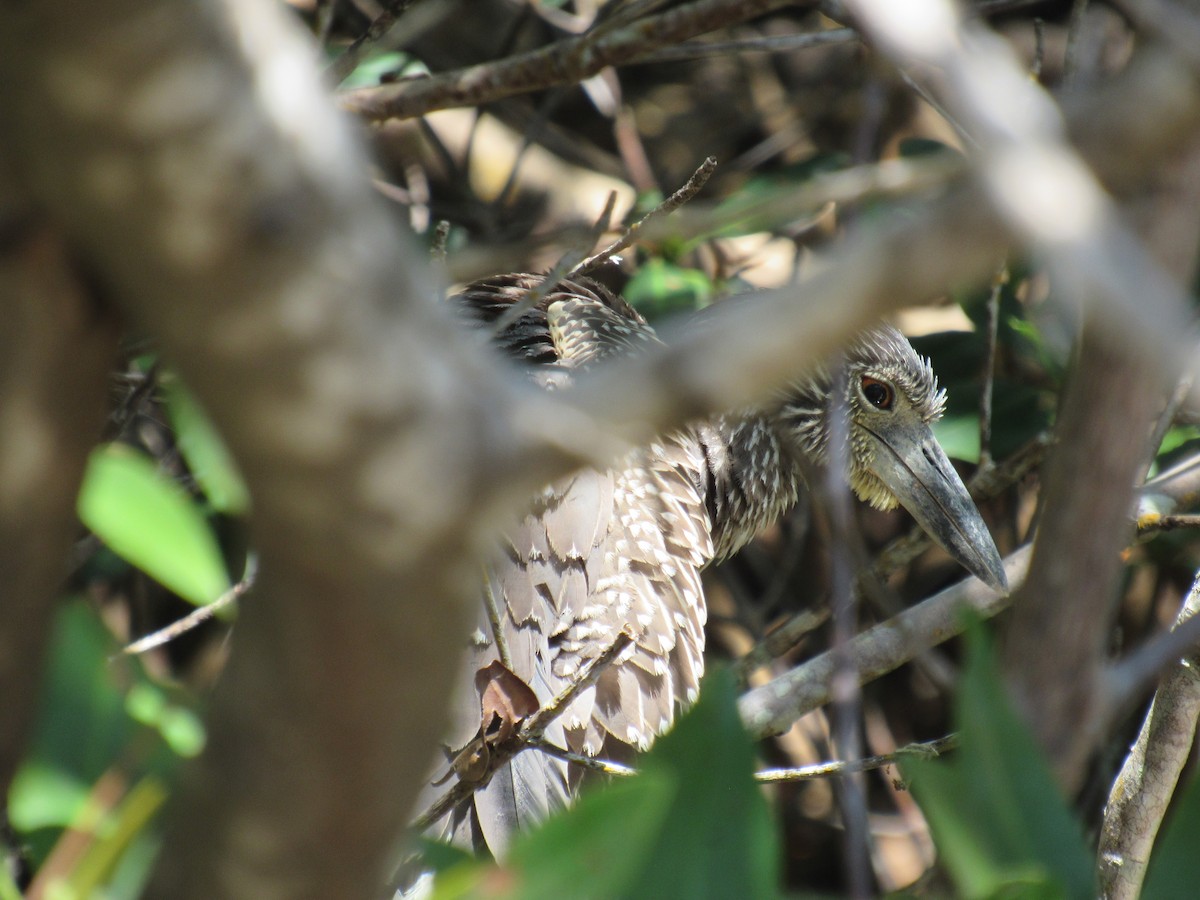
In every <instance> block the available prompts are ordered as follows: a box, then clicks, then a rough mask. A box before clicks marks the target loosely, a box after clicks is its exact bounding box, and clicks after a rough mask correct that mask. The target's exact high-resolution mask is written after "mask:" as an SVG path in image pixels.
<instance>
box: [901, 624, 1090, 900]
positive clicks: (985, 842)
mask: <svg viewBox="0 0 1200 900" xmlns="http://www.w3.org/2000/svg"><path fill="white" fill-rule="evenodd" d="M968 645H969V649H968V654H967V665H966V668H965V670H964V671H963V674H962V677H961V679H960V681H959V685H958V695H957V698H956V700H955V703H954V710H955V719H956V722H957V726H958V730H959V735H960V744H959V750H958V752H957V753H955V754H954V755H953V758H951V759H948V760H942V761H932V760H914V761H912V762H911V763H904V764H902V769H903V770H904V771H905V773H906V775H907V777H908V779H909V782H910V786H911V789H912V791H913V793H914V794H915V796H916V798H917V800H918V801H919V802H920V804H921V809H922V811H923V812H924V813H925V816H926V818H927V819H928V821H929V825H930V827H931V828H932V830H933V835H934V839H935V840H936V842H937V846H938V850H939V853H940V856H941V860H942V864H943V865H944V866H945V867H946V869H947V871H949V873H950V875H951V877H952V878H953V879H954V882H955V885H956V887H957V889H958V892H959V895H960V896H962V897H964V898H968V900H970V898H992V897H996V898H998V897H1018V896H1019V897H1030V898H1034V897H1036V898H1047V900H1049V898H1074V900H1087V898H1090V897H1094V896H1095V893H1096V887H1095V870H1094V865H1093V860H1092V859H1091V855H1090V854H1089V853H1088V851H1087V850H1086V849H1085V844H1084V840H1083V831H1082V829H1081V828H1080V827H1079V824H1078V823H1077V822H1076V821H1075V820H1074V818H1073V816H1072V814H1071V812H1070V811H1069V810H1068V808H1067V804H1066V801H1065V800H1064V799H1063V797H1062V795H1061V794H1060V793H1059V790H1058V785H1057V784H1056V783H1055V780H1054V776H1053V775H1052V774H1051V772H1050V769H1049V767H1048V766H1047V764H1046V762H1045V759H1044V757H1043V755H1042V753H1041V751H1040V749H1038V747H1037V745H1036V744H1035V742H1034V740H1033V737H1032V736H1031V735H1030V734H1029V732H1028V730H1027V729H1026V727H1025V725H1024V723H1023V722H1022V721H1021V720H1020V719H1019V718H1018V717H1017V715H1016V713H1015V712H1014V711H1013V709H1012V706H1011V704H1010V703H1009V701H1008V698H1007V696H1006V695H1005V693H1004V688H1003V686H1002V685H1001V683H1000V679H999V676H998V674H997V671H996V667H995V664H994V661H993V659H992V654H991V649H990V647H989V646H988V643H987V640H986V638H985V637H984V631H983V627H982V625H981V624H979V623H976V624H975V625H974V627H973V628H972V629H971V631H970V632H969V637H968Z"/></svg>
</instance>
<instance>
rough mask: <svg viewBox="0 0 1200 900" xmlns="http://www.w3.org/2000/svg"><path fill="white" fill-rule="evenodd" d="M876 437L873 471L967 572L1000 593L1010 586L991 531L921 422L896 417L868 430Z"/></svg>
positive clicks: (942, 451) (956, 474)
mask: <svg viewBox="0 0 1200 900" xmlns="http://www.w3.org/2000/svg"><path fill="white" fill-rule="evenodd" d="M869 431H870V433H871V435H872V436H873V437H874V438H875V441H876V442H877V446H876V448H875V459H874V462H873V464H872V466H871V469H872V470H873V471H874V472H875V474H876V475H877V476H878V477H879V478H880V480H882V481H883V483H884V484H886V485H887V486H888V488H890V489H891V491H892V493H894V494H895V495H896V499H898V500H899V501H900V503H901V505H902V506H903V507H904V508H905V509H907V510H908V511H909V512H910V513H912V516H913V518H914V519H916V520H917V523H918V524H919V525H920V526H921V527H922V528H924V529H925V531H926V532H927V533H928V534H929V536H930V537H931V538H933V539H934V540H935V541H937V543H938V544H939V545H940V546H941V547H942V549H944V550H945V551H946V552H947V553H949V554H950V555H951V556H953V557H954V558H955V559H957V560H958V561H959V562H960V563H962V564H963V565H964V566H965V567H966V568H967V570H968V571H970V572H971V574H973V575H975V576H977V577H978V578H979V579H980V580H981V581H983V582H984V583H986V584H987V585H989V586H990V587H992V588H995V589H996V590H998V591H1007V590H1008V579H1007V578H1006V577H1005V575H1004V564H1003V563H1002V562H1001V560H1000V553H999V552H998V551H997V550H996V544H995V543H994V542H993V541H992V535H991V533H990V532H988V529H987V526H986V525H985V524H983V519H982V517H981V516H980V515H979V510H978V509H976V508H975V502H974V501H973V500H972V499H971V495H970V494H968V493H967V488H966V485H964V484H963V483H962V479H961V478H959V477H958V473H957V472H955V471H954V468H953V467H952V466H951V465H950V460H949V459H948V458H947V457H946V452H945V451H944V450H942V447H941V445H940V444H939V443H938V442H937V440H936V439H935V438H934V436H933V432H932V431H931V430H930V428H929V426H928V425H926V424H925V423H924V422H918V423H916V424H912V423H908V422H904V421H902V420H899V419H894V420H892V421H891V422H889V423H888V424H887V425H886V426H885V427H882V428H871V429H869Z"/></svg>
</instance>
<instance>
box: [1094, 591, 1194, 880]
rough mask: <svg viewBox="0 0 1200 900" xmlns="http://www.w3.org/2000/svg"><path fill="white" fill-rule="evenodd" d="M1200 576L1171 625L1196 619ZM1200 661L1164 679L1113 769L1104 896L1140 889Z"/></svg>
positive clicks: (1175, 776)
mask: <svg viewBox="0 0 1200 900" xmlns="http://www.w3.org/2000/svg"><path fill="white" fill-rule="evenodd" d="M1197 611H1200V577H1197V579H1196V581H1195V582H1194V583H1193V584H1192V589H1191V591H1190V592H1189V593H1188V596H1187V599H1186V600H1185V602H1184V604H1183V608H1182V609H1181V610H1180V613H1179V618H1178V619H1177V620H1176V627H1179V626H1180V625H1182V624H1183V623H1185V622H1196V621H1197V619H1196V618H1195V615H1196V613H1197ZM1197 665H1200V658H1197V656H1196V653H1195V651H1194V650H1193V652H1191V653H1189V654H1188V655H1187V656H1186V658H1185V659H1184V660H1182V661H1181V662H1180V663H1179V665H1178V666H1177V667H1176V668H1175V669H1174V670H1173V671H1171V672H1169V673H1168V674H1167V675H1166V677H1165V678H1164V679H1163V682H1162V684H1160V685H1159V688H1158V692H1157V693H1156V694H1155V695H1154V702H1153V703H1152V704H1151V706H1150V711H1149V712H1147V713H1146V718H1145V721H1143V722H1142V728H1141V731H1140V732H1139V733H1138V737H1137V741H1136V742H1135V743H1134V745H1133V747H1132V749H1131V750H1130V751H1129V755H1128V756H1127V757H1126V758H1125V762H1124V765H1122V766H1121V771H1120V773H1119V774H1118V775H1117V779H1116V781H1115V782H1114V784H1113V786H1112V790H1111V792H1110V793H1109V797H1108V806H1107V807H1106V809H1105V811H1104V824H1103V827H1102V829H1101V832H1100V858H1099V866H1100V871H1099V874H1100V886H1101V895H1102V896H1103V897H1104V898H1106V900H1134V898H1136V897H1138V896H1139V895H1140V893H1141V885H1142V879H1143V878H1144V877H1145V874H1146V866H1147V864H1148V863H1149V861H1150V851H1151V848H1153V846H1154V838H1155V836H1156V835H1157V834H1158V829H1159V826H1160V825H1161V824H1162V820H1163V816H1164V815H1165V814H1166V812H1167V807H1168V805H1169V804H1170V802H1171V797H1172V796H1173V795H1174V793H1175V785H1176V784H1177V783H1178V781H1179V774H1180V772H1181V771H1182V770H1183V766H1184V764H1185V763H1186V762H1187V759H1188V756H1189V755H1190V753H1191V749H1192V742H1193V740H1194V739H1195V734H1196V723H1197V721H1198V720H1200V677H1197V673H1196V667H1197Z"/></svg>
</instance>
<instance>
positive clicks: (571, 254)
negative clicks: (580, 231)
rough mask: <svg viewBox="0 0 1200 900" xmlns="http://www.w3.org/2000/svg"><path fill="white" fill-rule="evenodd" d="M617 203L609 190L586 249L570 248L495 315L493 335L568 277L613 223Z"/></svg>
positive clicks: (511, 322) (613, 192) (531, 307)
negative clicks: (532, 283)
mask: <svg viewBox="0 0 1200 900" xmlns="http://www.w3.org/2000/svg"><path fill="white" fill-rule="evenodd" d="M616 204H617V192H616V191H610V192H609V195H608V202H607V203H605V204H604V211H603V212H601V213H600V218H599V219H597V220H596V224H595V225H594V226H592V229H591V231H590V232H589V234H588V237H589V238H590V240H589V241H588V242H587V244H586V247H583V246H575V247H572V248H571V249H569V250H568V251H567V252H566V253H564V254H563V255H562V257H560V258H559V260H558V262H557V263H555V264H554V267H553V268H552V269H551V270H550V271H549V272H547V273H546V276H545V277H544V278H543V279H542V280H541V281H539V282H538V283H537V284H536V285H535V286H534V287H532V288H530V289H529V290H528V291H527V292H526V294H525V296H524V297H522V298H521V299H520V300H518V301H517V302H516V303H514V304H513V305H512V306H510V307H509V308H508V309H506V310H505V311H504V312H503V313H501V314H500V315H499V316H497V317H496V321H495V322H493V323H492V334H493V335H497V334H500V333H501V332H502V331H504V329H506V328H508V327H509V326H510V325H512V324H513V323H514V322H516V321H517V320H518V319H520V318H521V316H523V315H525V313H527V312H528V311H529V310H531V309H533V308H534V307H535V306H537V305H538V303H540V302H541V301H542V299H543V298H544V297H545V296H546V295H547V294H549V293H550V292H551V291H552V290H554V288H555V287H556V286H557V285H558V284H559V282H561V281H562V280H563V279H564V278H569V277H570V273H571V272H572V271H573V270H574V268H575V266H576V265H577V264H578V263H579V261H580V260H581V259H583V258H584V257H585V256H586V254H587V252H588V249H590V248H591V247H594V246H595V244H596V240H597V239H598V238H599V236H600V235H602V234H604V232H606V231H608V226H609V222H610V221H611V220H612V214H613V208H614V207H615V206H616Z"/></svg>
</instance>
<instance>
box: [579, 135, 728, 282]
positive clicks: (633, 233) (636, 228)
mask: <svg viewBox="0 0 1200 900" xmlns="http://www.w3.org/2000/svg"><path fill="white" fill-rule="evenodd" d="M716 169H717V160H716V157H714V156H710V157H708V158H707V159H705V160H704V162H702V163H701V164H700V167H699V168H698V169H696V171H695V172H693V173H692V177H691V178H689V179H688V180H687V181H686V182H685V183H684V185H683V187H681V188H680V189H679V190H677V191H676V192H675V193H673V194H672V195H671V196H670V197H668V198H667V199H666V200H664V201H663V202H662V203H660V204H658V206H656V207H654V209H652V210H650V212H648V213H646V215H644V216H642V217H641V218H640V219H638V220H637V221H636V222H634V223H633V224H632V225H630V226H629V227H628V228H626V229H625V233H624V234H622V235H621V236H620V237H619V238H617V240H615V241H613V242H612V243H611V244H609V245H608V246H607V247H605V248H604V249H603V250H601V251H600V252H599V253H597V254H596V255H595V256H592V257H589V258H588V259H585V260H584V261H583V262H581V263H580V264H579V265H577V266H576V267H575V268H574V269H572V270H571V272H570V274H569V275H568V276H567V277H568V278H575V277H576V276H579V275H586V274H587V273H588V272H591V271H592V270H593V269H595V268H597V267H598V266H600V265H602V264H603V263H605V262H606V261H607V260H610V259H612V258H613V256H615V255H616V254H618V253H620V252H621V251H622V250H624V249H625V248H626V247H629V246H631V245H632V244H633V243H634V242H635V241H636V240H637V239H638V236H639V235H640V234H641V232H642V229H643V228H644V227H645V226H646V223H647V222H650V221H652V220H654V219H657V218H659V217H660V216H665V215H667V214H668V213H671V212H674V211H675V210H677V209H679V207H681V206H683V204H685V203H687V202H688V201H689V200H691V199H692V198H693V197H695V196H696V194H697V193H698V192H699V191H700V189H701V188H702V187H704V185H705V183H706V182H707V181H708V179H709V178H711V177H712V173H713V172H715V171H716Z"/></svg>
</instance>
